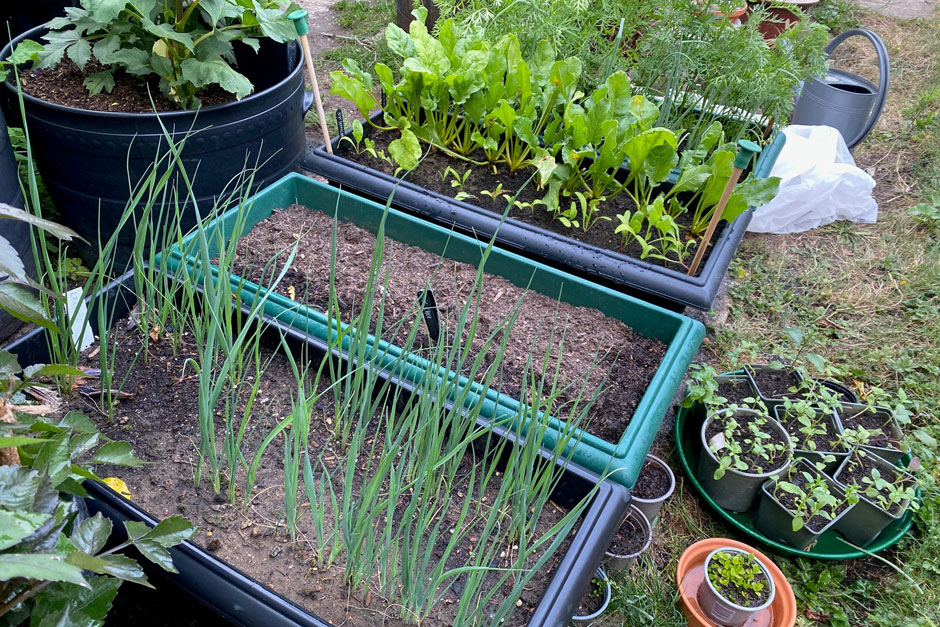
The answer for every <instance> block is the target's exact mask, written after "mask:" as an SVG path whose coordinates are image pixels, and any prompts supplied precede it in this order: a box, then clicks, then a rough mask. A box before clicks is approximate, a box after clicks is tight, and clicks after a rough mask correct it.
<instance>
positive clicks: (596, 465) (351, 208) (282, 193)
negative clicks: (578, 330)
mask: <svg viewBox="0 0 940 627" xmlns="http://www.w3.org/2000/svg"><path fill="white" fill-rule="evenodd" d="M293 204H301V205H304V206H306V207H308V208H309V209H310V210H312V211H321V212H325V213H327V214H328V215H333V214H334V212H335V213H336V215H337V216H338V218H339V219H340V220H342V221H347V222H351V223H353V224H355V225H356V226H359V227H361V228H364V229H366V230H369V231H371V232H372V233H375V232H377V230H378V227H379V225H380V223H382V220H383V219H384V220H385V222H384V224H385V234H386V237H388V238H389V239H393V240H396V241H399V242H402V243H405V244H410V245H413V246H418V247H420V248H423V249H425V250H427V251H430V252H432V253H435V254H437V255H441V256H442V257H443V258H446V259H452V260H455V261H461V262H465V263H470V264H473V265H477V264H478V263H479V262H480V259H481V255H482V254H483V252H484V250H485V249H486V246H487V244H486V243H483V242H480V241H478V240H476V239H474V238H471V237H467V236H465V235H461V234H459V233H454V232H453V231H452V230H450V229H447V228H444V227H441V226H438V225H436V224H432V223H430V222H427V221H425V220H421V219H420V218H416V217H414V216H411V215H408V214H406V213H403V212H401V211H398V210H396V209H388V210H386V209H385V207H383V206H381V205H379V204H377V203H374V202H372V201H369V200H366V199H364V198H362V197H360V196H356V195H353V194H350V193H348V192H344V191H341V190H337V189H336V188H334V187H330V186H329V185H324V184H322V183H319V182H318V181H315V180H313V179H311V178H308V177H305V176H302V175H299V174H291V175H288V176H286V177H284V178H283V179H281V180H280V181H279V182H277V183H276V184H274V185H272V186H271V187H269V188H267V189H265V190H263V191H262V192H260V193H258V194H256V195H255V196H254V197H252V198H251V199H249V200H248V201H246V202H245V203H244V207H245V211H246V212H247V214H243V215H242V218H243V219H244V224H245V229H246V231H245V232H247V231H249V230H250V229H251V228H253V227H254V225H256V224H257V223H258V222H260V221H262V220H264V219H266V218H268V217H269V216H270V215H271V214H272V213H273V211H274V210H275V209H277V208H282V207H288V206H290V205H293ZM238 212H239V209H238V208H234V209H231V210H229V211H228V212H226V213H225V214H223V215H222V216H220V217H219V218H218V219H216V220H214V221H213V222H211V223H210V224H209V225H208V227H207V228H208V230H209V231H210V233H209V235H210V237H209V241H210V242H212V241H214V236H213V235H212V233H213V232H214V231H215V229H221V230H222V232H223V233H224V235H225V236H226V237H228V236H230V235H231V233H232V230H233V229H234V228H235V224H236V222H237V221H238V219H239V213H238ZM194 237H195V236H190V237H188V238H185V239H184V240H183V242H182V248H179V247H174V248H172V249H169V251H168V253H167V254H170V255H171V257H172V258H171V259H170V260H169V263H170V265H171V266H173V267H174V268H175V267H178V266H179V265H180V264H183V263H187V264H192V263H193V260H192V259H188V258H187V257H185V256H184V254H183V252H182V251H186V250H189V249H190V248H189V247H190V246H192V242H193V238H194ZM210 253H211V254H212V255H214V254H215V253H216V251H210ZM486 270H487V272H489V273H491V274H494V275H498V276H501V277H503V278H505V279H507V280H509V281H511V282H512V283H514V284H516V285H518V286H520V287H527V288H528V289H530V290H533V291H536V292H539V293H542V294H545V295H548V296H550V297H552V298H556V299H557V298H559V295H561V296H560V298H561V300H562V301H564V302H568V303H571V304H573V305H576V306H579V307H591V308H593V309H597V310H599V311H601V312H602V313H604V314H605V315H608V316H610V317H612V318H615V319H617V320H620V321H621V322H623V323H625V324H626V325H628V326H630V327H631V328H632V329H633V330H634V331H635V332H637V333H639V334H641V335H643V336H645V337H649V338H654V339H657V340H659V341H660V342H662V343H664V344H665V345H666V351H665V355H664V356H663V360H662V362H661V364H660V366H659V368H658V370H657V371H656V373H655V374H654V375H653V378H652V380H651V381H650V383H649V385H648V386H647V389H646V391H645V392H644V394H643V397H642V399H641V401H640V403H639V405H638V406H637V409H636V411H635V412H634V414H633V416H632V417H631V419H630V424H629V425H628V426H627V428H626V430H625V431H624V433H623V435H622V436H621V437H620V438H619V439H618V440H617V441H616V442H607V441H605V440H602V439H601V438H598V437H596V436H594V435H592V434H590V433H588V432H586V431H582V430H576V431H575V433H574V436H573V438H572V441H571V443H570V444H569V445H568V446H569V447H571V448H573V453H572V461H574V462H575V463H577V464H580V465H582V466H584V467H585V468H587V469H589V470H591V471H593V472H595V473H597V474H599V475H603V474H605V473H608V472H609V473H612V474H611V479H612V480H613V481H616V482H618V483H620V484H621V485H623V486H625V487H628V488H631V487H633V484H634V483H635V481H636V477H637V474H638V473H639V471H640V468H641V466H642V465H643V461H644V460H645V458H646V454H647V452H648V451H649V447H650V444H651V443H652V441H653V437H654V436H655V435H656V430H657V429H658V427H659V425H660V423H661V422H662V419H663V416H664V415H665V413H666V410H667V409H668V407H669V406H670V404H671V403H672V399H673V397H674V396H675V394H676V391H677V390H678V388H679V384H680V383H681V381H682V379H683V377H684V375H685V372H686V370H687V369H688V367H689V364H690V363H691V361H692V358H693V357H694V355H695V353H696V351H697V350H698V347H699V345H700V344H701V342H702V339H703V337H704V335H705V328H704V327H703V326H702V325H701V324H700V323H699V322H697V321H695V320H692V319H691V318H688V317H686V316H683V315H680V314H677V313H675V312H671V311H668V310H666V309H662V308H660V307H656V306H654V305H650V304H649V303H645V302H643V301H641V300H638V299H636V298H633V297H631V296H627V295H625V294H622V293H618V292H615V291H614V290H611V289H609V288H606V287H603V286H600V285H597V284H594V283H591V282H589V281H586V280H584V279H581V278H579V277H576V276H574V275H572V274H569V273H567V272H564V271H561V270H558V269H556V268H551V267H549V266H546V265H544V264H542V263H539V262H537V261H533V260H531V259H527V258H525V257H522V256H520V255H517V254H515V253H513V252H510V251H507V250H503V249H501V248H499V247H494V248H493V249H492V251H491V252H490V256H489V260H488V261H487V265H486ZM232 282H233V285H234V284H237V286H238V287H239V289H240V294H241V297H242V299H243V300H244V301H245V302H248V303H250V302H253V299H255V298H258V297H259V294H261V293H262V290H263V289H264V288H262V287H260V286H258V285H256V284H254V283H251V282H248V281H245V280H243V279H241V278H238V277H232ZM340 289H342V286H340ZM264 310H265V313H266V314H267V315H269V316H271V317H272V318H276V319H278V320H280V321H282V322H284V323H285V324H287V325H289V326H291V327H293V328H295V329H298V330H300V331H301V332H303V333H306V334H309V335H311V336H314V337H319V338H321V340H322V339H325V338H327V337H330V336H333V337H335V336H336V335H337V334H338V333H339V332H340V331H339V330H340V328H345V326H346V325H345V324H343V323H340V322H337V321H336V320H332V321H331V320H330V319H329V318H327V316H326V315H324V314H323V313H322V312H319V311H316V310H314V309H312V308H309V307H306V306H303V305H300V304H298V303H296V302H294V301H292V300H290V299H288V298H286V297H284V296H281V295H279V294H271V295H270V297H269V298H268V300H267V301H266V303H265V307H264ZM344 342H348V338H347V339H345V340H344ZM369 346H370V347H371V349H372V350H373V351H375V352H376V354H378V355H382V359H383V360H384V362H383V363H387V364H389V367H391V364H393V363H395V364H397V368H398V369H399V372H397V376H398V377H400V378H402V379H405V380H411V381H420V380H425V379H426V377H427V376H428V375H429V374H430V376H433V377H438V378H439V380H440V381H445V380H457V381H458V384H459V385H460V386H468V387H469V388H470V389H469V400H468V401H467V402H468V403H473V402H476V401H475V399H477V398H479V397H485V403H484V407H483V415H484V416H486V417H487V418H489V419H496V418H498V417H505V416H515V415H520V411H519V408H520V403H519V401H518V400H514V399H511V398H509V397H508V396H506V395H505V394H498V393H497V392H496V391H495V390H492V389H485V388H484V387H483V386H481V385H480V384H479V383H477V382H474V381H470V380H468V379H467V378H466V377H462V376H459V375H458V374H456V373H454V372H451V371H449V370H444V369H438V367H437V366H433V365H432V364H431V363H430V362H428V361H427V360H425V359H423V358H420V357H418V356H416V355H413V354H412V355H405V356H402V351H401V349H400V348H398V347H396V346H393V345H390V344H388V343H387V342H385V341H384V340H377V339H375V338H374V337H371V336H370V340H369ZM344 348H345V344H344ZM402 361H404V362H405V365H404V366H403V365H402ZM461 389H463V388H461ZM524 430H525V427H524V426H523V431H524ZM564 430H565V427H564V425H563V423H562V422H561V421H559V420H558V419H556V418H551V419H550V420H549V428H548V429H547V430H546V432H545V433H544V435H543V439H542V443H543V444H544V445H545V446H546V447H547V448H552V447H554V445H555V443H556V442H557V441H558V438H559V435H560V434H561V433H563V432H564Z"/></svg>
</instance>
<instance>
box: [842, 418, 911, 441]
mask: <svg viewBox="0 0 940 627" xmlns="http://www.w3.org/2000/svg"><path fill="white" fill-rule="evenodd" d="M839 418H840V420H841V421H842V427H843V428H844V429H855V428H857V427H864V428H865V429H867V430H869V431H874V432H875V433H874V435H872V436H871V440H870V441H869V442H868V445H869V446H877V447H879V448H893V449H897V448H899V447H900V444H901V442H900V441H899V440H898V439H897V438H895V437H894V435H893V434H892V433H891V416H889V415H887V414H885V413H883V412H869V411H863V412H846V411H843V412H840V414H839Z"/></svg>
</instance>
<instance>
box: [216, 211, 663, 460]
mask: <svg viewBox="0 0 940 627" xmlns="http://www.w3.org/2000/svg"><path fill="white" fill-rule="evenodd" d="M332 229H333V219H332V217H328V216H327V215H326V214H324V213H321V212H320V211H311V210H309V209H306V208H304V207H301V206H299V205H295V206H292V207H290V208H288V209H286V210H283V211H275V212H274V214H273V215H272V216H271V217H270V218H268V219H267V220H264V221H262V222H260V223H258V224H257V225H256V226H255V227H254V228H253V229H252V230H251V232H249V233H248V234H247V235H245V236H244V237H242V239H241V240H240V241H239V244H238V259H237V262H236V263H235V267H234V271H235V272H236V273H238V274H239V275H240V276H244V277H246V278H249V279H251V280H253V281H255V282H259V281H260V280H261V279H262V272H263V270H264V266H265V264H266V263H267V262H268V260H270V259H271V258H272V257H274V256H275V255H276V254H277V253H278V252H281V251H284V250H285V248H289V247H290V246H291V244H292V243H293V242H295V241H298V240H299V242H300V243H299V246H298V248H297V255H296V257H295V259H294V262H293V264H292V267H291V268H290V269H289V270H288V272H287V274H286V275H285V278H284V279H283V280H282V281H281V282H280V283H279V284H278V285H277V286H276V287H275V291H277V292H278V293H280V294H283V295H286V296H288V297H290V298H294V299H297V300H298V301H302V302H305V303H308V304H309V305H311V306H312V307H314V308H316V309H318V310H320V311H325V310H326V309H327V306H328V303H329V281H328V276H329V273H328V269H329V267H330V248H331V234H332ZM375 247H376V238H375V236H374V235H373V234H372V233H370V232H369V231H366V230H364V229H361V228H359V227H357V226H355V225H353V224H349V223H344V222H340V223H339V224H338V225H337V238H336V257H337V264H336V265H337V267H336V281H335V285H336V292H337V297H338V300H339V306H340V310H341V314H342V316H343V317H344V320H346V321H349V320H350V319H351V318H350V316H351V314H352V312H354V311H355V312H358V311H359V310H360V309H361V306H362V303H363V302H364V300H365V296H366V289H367V287H368V277H369V271H370V266H371V262H372V256H373V251H374V250H375ZM286 257H287V255H286V254H282V255H281V257H280V260H279V262H278V266H277V269H270V268H269V269H268V270H267V274H266V276H267V277H271V276H277V273H278V272H279V270H280V268H281V267H282V266H283V263H284V260H285V258H286ZM476 278H477V268H476V267H475V266H473V265H470V264H467V263H459V262H455V261H451V260H446V259H442V258H441V257H440V256H437V255H434V254H433V253H430V252H428V251H426V250H424V249H422V248H418V247H415V246H409V245H405V244H402V243H400V242H395V241H393V240H387V241H386V254H385V260H384V262H383V267H382V269H381V270H380V274H379V280H378V281H377V283H378V284H382V285H381V287H380V288H379V292H380V293H379V294H376V303H378V301H379V299H380V296H381V295H384V298H385V304H384V307H385V317H384V324H383V326H384V328H386V329H387V328H389V326H390V321H398V320H406V322H407V324H408V325H410V324H412V323H413V321H414V320H417V319H420V318H419V317H418V316H417V302H418V299H417V296H418V294H419V293H421V292H423V291H424V290H425V289H426V288H427V287H428V286H430V288H431V289H432V291H433V293H434V297H435V300H436V302H437V307H438V310H439V313H440V317H441V327H442V336H441V337H442V339H441V340H440V341H447V340H446V338H453V337H455V336H457V335H458V333H457V317H458V314H459V312H460V310H461V308H462V307H464V305H465V303H467V301H468V299H472V302H473V304H472V305H471V312H472V310H473V308H474V307H476V308H477V311H478V330H477V333H476V336H475V338H474V340H473V349H474V353H476V352H478V351H480V350H482V349H483V348H484V341H485V338H486V337H487V336H488V335H489V334H490V333H491V332H493V331H494V330H498V329H499V327H500V325H501V324H502V323H503V322H504V321H505V320H508V319H509V317H510V315H511V314H512V313H513V311H514V309H515V308H516V307H517V305H518V306H519V312H518V316H517V317H516V319H515V322H514V323H513V325H512V329H511V332H510V338H509V342H508V344H507V346H506V351H505V356H504V359H503V362H502V371H501V372H500V373H499V375H497V378H496V379H495V380H494V381H499V382H500V383H499V390H500V392H501V393H505V394H507V395H509V396H510V397H512V398H519V397H520V393H521V392H522V390H523V389H524V388H525V389H527V390H528V389H529V388H528V384H529V382H524V381H523V377H522V375H523V373H524V371H525V367H526V363H527V362H528V361H529V360H530V359H531V362H532V364H533V366H532V368H534V369H535V371H536V372H535V374H536V376H537V377H541V376H544V377H545V378H546V385H547V386H548V385H550V383H551V381H552V380H553V378H554V377H555V376H557V377H558V381H557V382H558V385H557V388H556V389H557V390H560V392H559V396H558V398H557V400H556V402H555V404H554V410H555V412H554V413H553V415H555V416H556V417H559V418H566V416H565V414H564V412H565V411H568V412H570V411H571V404H572V402H573V401H574V400H576V399H577V398H578V396H579V395H580V396H581V398H582V402H581V403H580V405H579V408H583V407H584V401H586V400H587V399H588V398H590V396H591V395H592V394H593V393H594V392H595V391H596V390H598V389H599V388H603V389H605V390H606V392H604V393H603V394H602V395H601V396H600V397H599V398H598V399H597V401H596V403H595V405H594V407H593V408H592V410H591V412H590V416H589V420H590V422H589V423H588V425H587V431H588V432H590V433H592V434H594V435H596V436H598V437H600V438H603V439H604V440H606V441H608V442H612V443H617V442H619V440H620V438H621V436H622V435H623V433H624V431H625V429H626V426H627V424H629V421H630V418H631V417H632V415H633V413H634V411H635V410H636V408H637V406H638V404H639V402H640V400H641V399H642V397H643V394H644V393H645V392H646V388H647V386H648V385H649V382H650V380H651V379H652V377H653V375H654V374H655V372H656V370H657V368H658V367H659V364H660V363H661V361H662V359H663V356H664V354H665V350H666V346H665V345H664V344H663V343H661V342H659V341H658V340H654V339H649V338H646V337H643V336H641V335H639V334H638V333H634V332H633V331H632V330H631V329H630V328H629V327H628V326H626V325H625V324H623V323H622V322H620V321H619V320H615V319H614V318H610V317H607V316H605V315H604V314H602V313H601V312H599V311H597V310H594V309H588V308H585V307H575V306H573V305H570V304H567V303H561V302H559V301H557V300H555V299H553V298H550V297H548V296H545V295H542V294H538V293H536V292H526V290H524V289H522V288H520V287H517V286H516V285H514V284H512V283H511V282H509V281H507V280H505V279H503V278H501V277H497V276H494V275H490V274H486V275H485V276H484V279H483V281H482V287H481V293H480V295H479V298H478V299H475V298H474V297H473V293H474V285H475V283H476ZM386 281H387V282H386ZM269 282H270V281H267V282H266V283H269ZM520 301H521V305H519V303H520ZM376 308H378V304H377V305H376ZM376 320H377V315H373V320H372V324H373V329H374V328H375V324H376ZM553 322H554V324H553ZM407 330H408V327H407V326H405V327H404V328H403V329H402V330H401V331H400V333H399V337H404V336H405V335H406V334H407ZM461 336H462V340H464V341H465V340H466V333H465V332H464V333H462V334H461ZM385 339H391V340H394V339H396V338H394V337H391V338H390V337H388V336H385ZM430 346H431V340H430V338H429V336H428V334H427V329H426V327H425V326H424V324H423V323H421V326H420V328H419V331H418V336H417V340H416V347H418V349H426V348H428V347H430ZM491 347H492V348H491V349H490V350H489V351H488V352H487V361H486V362H485V364H486V365H489V364H491V363H492V361H493V357H494V354H495V350H494V349H495V348H496V347H498V341H497V342H495V343H494V344H491ZM415 352H418V353H420V350H416V351H415ZM547 354H550V355H551V357H550V360H549V363H548V366H547V367H546V368H545V372H542V369H541V364H542V363H543V361H544V359H545V356H546V355H547ZM556 372H557V375H556ZM530 376H531V375H530ZM605 377H606V381H605ZM494 385H495V384H494ZM528 400H531V399H528Z"/></svg>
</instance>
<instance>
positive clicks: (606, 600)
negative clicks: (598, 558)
mask: <svg viewBox="0 0 940 627" xmlns="http://www.w3.org/2000/svg"><path fill="white" fill-rule="evenodd" d="M608 605H610V579H609V578H608V577H607V573H605V572H604V569H603V568H598V569H597V571H596V572H595V573H594V578H593V579H591V583H590V587H589V588H588V591H587V593H585V595H584V598H583V599H582V600H581V604H580V605H579V606H578V608H577V609H576V610H575V613H574V616H572V617H571V620H572V621H574V622H576V623H589V622H591V621H593V620H595V619H597V618H598V617H600V616H601V615H602V614H603V613H604V612H605V611H606V610H607V606H608Z"/></svg>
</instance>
